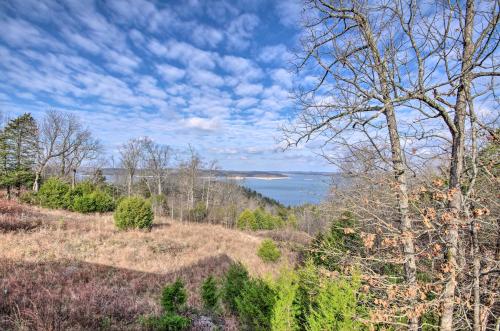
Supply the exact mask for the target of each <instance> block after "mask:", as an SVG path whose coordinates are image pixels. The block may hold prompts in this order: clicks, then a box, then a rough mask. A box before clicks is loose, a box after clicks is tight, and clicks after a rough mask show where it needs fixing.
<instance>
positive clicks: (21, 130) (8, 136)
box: [0, 113, 38, 198]
mask: <svg viewBox="0 0 500 331" xmlns="http://www.w3.org/2000/svg"><path fill="white" fill-rule="evenodd" d="M37 153H38V126H37V123H36V121H35V119H34V118H33V117H32V116H31V114H29V113H26V114H24V115H21V116H19V117H17V118H15V119H13V120H10V121H9V122H8V123H7V125H6V126H5V128H4V129H3V131H2V132H1V133H0V162H1V165H0V173H1V174H2V179H1V180H0V186H2V187H5V188H7V195H8V197H9V198H10V191H11V188H12V187H13V186H15V187H17V188H18V193H19V192H20V190H21V187H22V186H27V185H28V184H29V182H30V181H32V169H33V165H34V164H35V160H36V156H37Z"/></svg>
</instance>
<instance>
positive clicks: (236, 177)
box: [226, 176, 290, 180]
mask: <svg viewBox="0 0 500 331" xmlns="http://www.w3.org/2000/svg"><path fill="white" fill-rule="evenodd" d="M226 178H229V179H235V180H243V179H247V178H252V179H261V180H277V179H289V178H290V177H288V176H227V177H226Z"/></svg>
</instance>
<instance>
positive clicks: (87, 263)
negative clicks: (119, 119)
mask: <svg viewBox="0 0 500 331" xmlns="http://www.w3.org/2000/svg"><path fill="white" fill-rule="evenodd" d="M18 207H19V206H16V207H15V208H18ZM20 208H21V209H19V210H22V211H21V212H20V213H18V212H16V213H10V215H15V216H14V218H13V220H14V219H15V218H16V217H20V215H27V214H26V213H30V215H34V216H33V217H31V216H30V217H31V218H30V219H36V220H37V222H39V223H38V225H37V227H36V228H32V229H31V230H30V231H15V232H12V231H4V232H0V264H1V265H0V276H1V277H2V278H1V280H0V298H1V299H2V301H0V321H1V322H0V329H29V330H31V329H36V330H58V329H99V328H101V327H102V326H106V325H108V324H110V325H112V326H113V328H114V329H137V328H139V326H138V325H137V324H136V323H135V321H136V319H137V317H138V316H140V315H141V314H150V313H156V312H158V310H159V307H158V303H157V302H158V297H159V295H160V292H161V288H162V287H163V286H164V285H165V284H166V283H167V282H170V281H172V280H174V279H175V278H176V277H177V276H181V277H182V278H183V279H184V281H185V282H186V286H187V289H188V292H189V294H190V296H189V303H190V304H191V305H193V306H200V302H199V296H198V287H199V285H200V283H201V282H202V280H203V279H204V278H205V277H207V276H208V275H209V274H214V275H222V274H223V273H224V272H225V271H226V270H227V267H228V266H229V264H230V263H231V261H241V262H242V263H243V264H244V265H245V266H246V267H247V268H248V270H249V271H250V273H251V274H253V275H256V276H257V275H258V276H264V275H276V274H277V273H278V271H279V269H281V268H282V267H283V266H284V265H292V264H293V263H294V262H295V260H296V256H295V254H294V253H292V252H291V251H290V250H288V249H287V248H284V249H283V255H282V258H281V260H280V261H279V263H277V264H266V263H264V262H262V261H261V260H260V258H259V257H258V256H257V254H256V252H257V249H258V247H259V245H260V242H261V241H262V238H261V237H260V236H259V235H256V234H254V233H245V232H241V231H237V230H231V229H226V228H224V227H222V226H220V225H209V224H193V223H180V222H176V221H172V220H169V219H166V218H159V219H156V220H155V226H154V227H153V228H152V230H151V231H149V232H146V231H138V230H137V231H119V230H117V229H116V228H115V226H114V224H113V217H112V215H111V214H105V215H99V214H96V215H82V214H77V213H71V212H67V211H59V210H46V209H42V208H36V207H29V206H28V207H23V206H21V207H20ZM2 295H3V297H2ZM233 325H234V324H233ZM115 326H116V328H115Z"/></svg>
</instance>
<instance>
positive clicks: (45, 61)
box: [0, 0, 332, 170]
mask: <svg viewBox="0 0 500 331" xmlns="http://www.w3.org/2000/svg"><path fill="white" fill-rule="evenodd" d="M299 18H300V6H299V4H298V2H296V1H288V0H276V1H266V0H253V1H229V0H227V1H196V0H193V1H172V2H152V1H146V0H116V1H84V0H71V1H48V0H23V1H2V2H1V3H0V30H1V31H2V32H1V33H0V70H1V72H2V74H1V75H0V111H2V112H3V113H4V115H5V114H6V115H7V116H10V117H12V116H15V115H17V114H19V113H22V112H26V111H29V112H32V113H33V114H34V115H35V116H36V117H39V116H41V115H42V114H43V112H44V111H45V110H47V109H49V108H55V109H61V110H66V111H72V112H75V113H77V114H78V115H79V116H80V118H81V119H82V120H83V121H84V122H85V123H86V124H87V125H88V126H89V127H90V129H91V130H92V131H93V132H94V134H95V135H96V137H99V138H100V139H101V140H102V141H103V143H104V145H105V146H106V150H107V153H108V154H109V155H111V154H113V153H116V148H117V146H119V145H120V144H121V143H123V142H124V141H126V140H127V139H129V138H135V137H141V136H149V137H151V138H152V139H153V140H155V141H156V142H159V143H163V144H168V145H170V146H172V147H174V148H176V149H179V150H182V149H184V148H186V147H187V145H188V144H192V145H193V146H194V147H195V148H196V149H197V150H198V151H199V152H200V153H201V154H202V156H204V157H205V158H206V159H207V160H208V159H216V160H218V162H219V165H220V166H221V167H222V168H224V169H238V170H332V169H331V168H329V167H328V166H327V165H326V164H325V162H324V161H323V160H322V159H321V158H320V157H318V156H315V154H314V153H313V151H312V150H310V149H309V148H308V147H300V148H298V149H294V150H291V151H287V152H284V153H283V152H281V151H280V148H279V145H278V143H277V141H278V139H279V138H280V131H279V129H278V128H279V126H280V125H282V124H283V123H284V122H285V121H287V120H288V119H290V118H292V117H293V114H294V104H293V102H292V100H291V99H290V95H289V90H290V88H291V86H292V84H293V77H294V76H293V75H292V73H291V72H290V68H291V65H290V61H291V60H292V54H293V51H294V50H295V49H296V48H297V45H298V42H299V33H300V29H299V23H298V20H299Z"/></svg>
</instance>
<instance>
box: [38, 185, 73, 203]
mask: <svg viewBox="0 0 500 331" xmlns="http://www.w3.org/2000/svg"><path fill="white" fill-rule="evenodd" d="M69 190H70V187H69V185H68V184H67V183H65V182H64V181H62V180H60V179H58V178H49V179H48V180H47V181H45V183H43V185H42V187H41V188H40V190H39V191H38V198H39V201H40V204H41V205H42V206H43V207H47V208H54V209H56V208H65V207H66V203H65V196H66V194H67V193H68V192H69Z"/></svg>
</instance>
